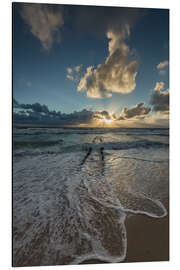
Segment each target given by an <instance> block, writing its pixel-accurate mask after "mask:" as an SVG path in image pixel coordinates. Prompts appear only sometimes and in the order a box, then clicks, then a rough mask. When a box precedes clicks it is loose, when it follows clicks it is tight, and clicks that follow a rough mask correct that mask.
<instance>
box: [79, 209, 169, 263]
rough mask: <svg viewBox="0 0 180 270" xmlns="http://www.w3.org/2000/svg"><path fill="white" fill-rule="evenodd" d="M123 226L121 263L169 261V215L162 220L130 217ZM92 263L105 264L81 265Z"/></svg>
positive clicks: (141, 216) (91, 261) (97, 261)
mask: <svg viewBox="0 0 180 270" xmlns="http://www.w3.org/2000/svg"><path fill="white" fill-rule="evenodd" d="M166 207H167V204H166ZM167 208H168V207H167ZM125 225H126V229H127V254H126V259H125V260H124V261H123V262H150V261H168V260H169V215H167V216H166V217H164V218H151V217H148V216H145V215H130V216H128V217H127V218H126V221H125ZM92 263H94V264H99V263H105V262H102V261H99V260H87V261H85V262H83V264H92Z"/></svg>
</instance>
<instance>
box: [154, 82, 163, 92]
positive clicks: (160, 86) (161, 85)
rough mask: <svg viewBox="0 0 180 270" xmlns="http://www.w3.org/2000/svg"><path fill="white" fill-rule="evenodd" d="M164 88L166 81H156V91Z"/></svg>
mask: <svg viewBox="0 0 180 270" xmlns="http://www.w3.org/2000/svg"><path fill="white" fill-rule="evenodd" d="M163 88H164V82H156V86H155V87H154V91H161V90H162V89H163Z"/></svg>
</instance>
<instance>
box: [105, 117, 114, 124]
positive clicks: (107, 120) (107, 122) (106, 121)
mask: <svg viewBox="0 0 180 270" xmlns="http://www.w3.org/2000/svg"><path fill="white" fill-rule="evenodd" d="M102 121H103V122H105V123H106V124H111V123H112V121H113V120H112V119H107V118H106V117H103V119H102Z"/></svg>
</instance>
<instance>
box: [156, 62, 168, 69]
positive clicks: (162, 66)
mask: <svg viewBox="0 0 180 270" xmlns="http://www.w3.org/2000/svg"><path fill="white" fill-rule="evenodd" d="M168 65H169V62H168V61H163V62H160V63H159V64H158V65H157V69H164V68H165V67H167V66H168Z"/></svg>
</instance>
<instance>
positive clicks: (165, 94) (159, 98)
mask: <svg viewBox="0 0 180 270" xmlns="http://www.w3.org/2000/svg"><path fill="white" fill-rule="evenodd" d="M150 104H151V105H152V106H153V111H155V112H168V111H169V89H167V90H166V91H162V90H158V91H157V90H154V92H153V94H152V95H151V99H150Z"/></svg>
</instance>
